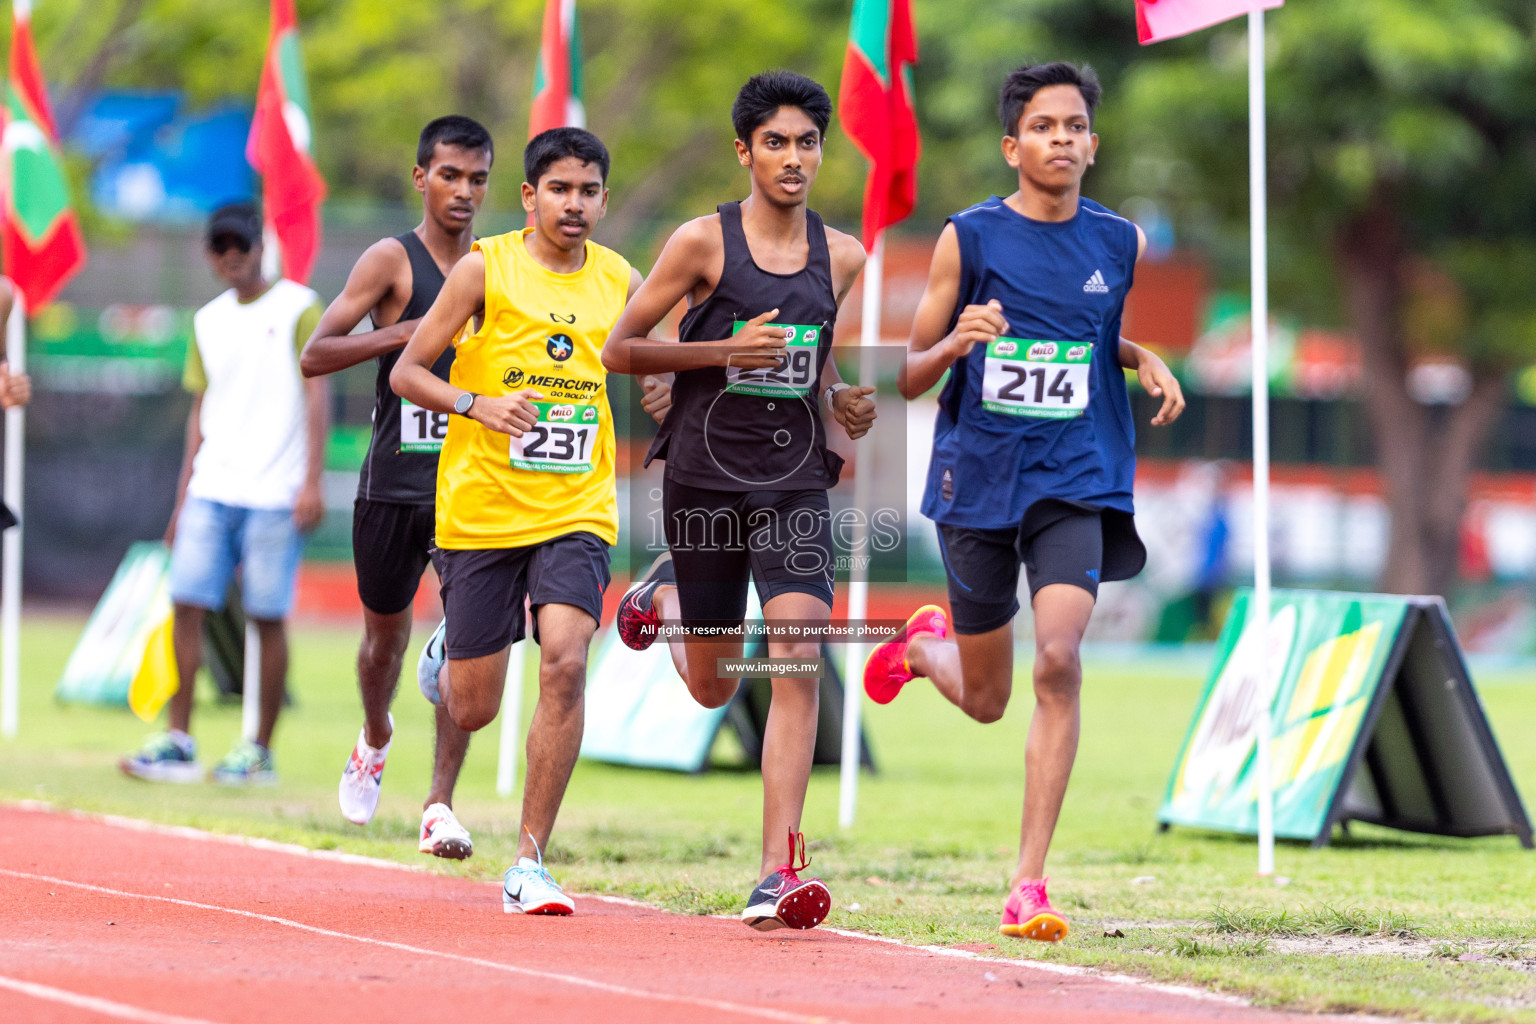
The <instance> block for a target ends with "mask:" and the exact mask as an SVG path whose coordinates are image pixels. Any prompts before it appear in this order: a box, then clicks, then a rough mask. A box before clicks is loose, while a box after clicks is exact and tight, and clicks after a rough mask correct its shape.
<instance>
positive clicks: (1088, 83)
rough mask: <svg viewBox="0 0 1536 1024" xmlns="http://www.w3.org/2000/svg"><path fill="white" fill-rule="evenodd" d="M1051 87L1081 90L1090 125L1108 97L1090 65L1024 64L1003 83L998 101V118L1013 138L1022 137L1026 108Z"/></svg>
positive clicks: (1058, 62) (1062, 62)
mask: <svg viewBox="0 0 1536 1024" xmlns="http://www.w3.org/2000/svg"><path fill="white" fill-rule="evenodd" d="M1048 85H1075V86H1077V91H1078V92H1080V93H1082V94H1083V102H1085V103H1087V104H1088V120H1089V121H1090V122H1091V121H1092V120H1093V111H1094V108H1096V107H1097V106H1098V105H1099V100H1101V99H1102V98H1103V97H1104V87H1103V86H1101V85H1100V84H1099V76H1098V75H1097V74H1096V73H1095V72H1094V70H1093V66H1092V65H1090V64H1084V65H1083V66H1082V67H1078V66H1077V65H1076V64H1068V63H1067V62H1066V61H1056V62H1054V63H1051V64H1024V65H1022V66H1020V67H1017V68H1014V69H1013V71H1012V72H1010V73H1009V75H1008V79H1007V81H1005V82H1003V91H1002V94H1001V95H1000V96H998V98H997V116H998V117H999V118H1000V119H1001V120H1002V122H1003V131H1005V132H1007V133H1008V134H1009V135H1017V134H1018V133H1019V118H1021V117H1023V116H1024V108H1025V107H1027V106H1029V101H1030V100H1032V99H1034V98H1035V93H1037V92H1039V91H1040V90H1041V89H1044V88H1045V87H1046V86H1048Z"/></svg>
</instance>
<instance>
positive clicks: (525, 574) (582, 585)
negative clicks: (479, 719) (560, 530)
mask: <svg viewBox="0 0 1536 1024" xmlns="http://www.w3.org/2000/svg"><path fill="white" fill-rule="evenodd" d="M608 556H609V548H608V545H607V544H605V543H603V541H602V539H601V538H599V537H597V536H596V535H594V534H590V533H586V532H584V531H582V532H577V533H567V534H563V535H562V536H559V537H555V538H554V539H552V540H547V541H544V542H543V543H540V544H531V545H529V546H528V547H522V548H491V549H473V550H449V549H446V548H438V549H437V551H436V553H435V554H434V555H433V564H435V565H436V566H437V574H438V576H440V577H441V578H442V581H443V591H442V593H443V615H444V616H445V617H446V618H447V620H448V632H447V636H446V637H445V638H444V641H445V643H444V648H445V650H447V652H448V657H450V658H483V657H485V656H486V655H487V654H495V653H496V652H497V651H500V650H504V649H505V648H507V647H508V646H510V645H511V644H514V643H516V642H517V641H519V640H521V639H522V638H523V636H524V634H525V629H526V624H525V621H524V615H523V601H524V600H525V599H526V600H527V601H528V603H529V604H530V605H532V606H533V612H534V620H533V639H534V642H535V643H537V642H538V639H539V620H538V611H539V609H540V608H542V607H543V606H544V605H546V604H568V605H573V606H575V607H577V608H580V609H581V610H582V611H584V612H586V613H587V614H588V615H590V616H592V619H593V621H594V622H601V621H602V618H603V591H605V590H607V589H608V579H609V576H608Z"/></svg>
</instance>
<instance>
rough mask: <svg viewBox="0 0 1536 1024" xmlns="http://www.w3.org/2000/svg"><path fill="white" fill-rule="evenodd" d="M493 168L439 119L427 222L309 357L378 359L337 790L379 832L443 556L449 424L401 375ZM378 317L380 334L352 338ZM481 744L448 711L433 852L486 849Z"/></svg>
mask: <svg viewBox="0 0 1536 1024" xmlns="http://www.w3.org/2000/svg"><path fill="white" fill-rule="evenodd" d="M490 167H491V138H490V135H489V134H487V133H486V131H485V129H484V128H482V127H481V126H480V125H478V124H476V123H475V122H474V121H471V120H470V119H468V118H465V117H445V118H438V119H437V120H436V121H433V122H432V123H431V124H429V125H427V127H426V129H425V130H424V131H423V132H422V134H421V140H420V143H419V145H418V148H417V163H416V167H415V169H414V172H413V174H414V180H415V184H416V187H417V189H418V190H419V191H420V192H421V193H422V200H423V214H424V216H423V219H422V223H421V225H420V226H419V227H418V228H417V229H416V230H415V231H408V232H406V233H404V234H401V235H397V236H395V237H394V238H386V239H383V240H382V241H379V242H377V243H375V244H374V245H373V246H372V247H370V248H369V249H368V251H367V252H365V253H364V254H363V255H362V257H361V258H360V259H359V260H358V261H357V265H356V266H355V267H353V269H352V273H351V275H349V277H348V278H347V286H346V288H345V289H344V290H343V292H342V294H341V295H339V296H338V297H337V298H336V300H335V301H334V302H332V303H331V306H330V308H329V309H327V310H326V312H325V315H324V316H323V317H322V318H321V321H320V326H319V327H318V328H317V329H316V330H315V334H314V337H312V338H311V339H310V341H309V344H308V345H306V346H305V349H304V353H303V355H302V356H301V358H300V366H301V368H302V369H303V370H304V372H305V374H306V375H310V376H313V375H315V374H318V373H331V372H335V371H337V370H340V369H344V368H346V367H348V366H355V365H357V364H359V363H363V362H366V361H368V360H370V359H374V360H377V362H378V371H377V381H376V384H375V399H374V409H373V431H372V438H371V440H370V442H369V446H368V455H367V458H366V459H365V460H364V463H363V466H362V471H361V473H360V474H359V479H358V494H357V504H356V506H355V508H354V511H353V517H352V555H353V561H354V564H355V565H356V567H357V584H358V596H359V597H360V598H361V599H362V604H363V642H362V648H361V650H359V652H358V659H357V663H358V688H359V690H360V691H361V694H362V698H363V713H364V725H363V730H362V734H361V735H360V736H359V737H358V740H357V744H356V745H355V746H354V747H353V749H352V754H351V756H350V757H349V758H348V759H347V763H346V768H345V769H344V770H343V773H342V777H341V784H340V786H339V788H338V791H337V797H338V800H339V802H340V804H341V810H342V813H343V815H345V816H346V817H347V818H348V820H350V821H353V822H356V823H358V824H364V823H366V822H367V821H368V820H369V819H370V818H371V817H372V816H373V813H374V810H375V808H376V807H377V805H378V799H379V788H380V784H381V782H382V779H383V773H384V761H385V757H386V756H387V755H388V753H389V743H390V740H391V738H392V735H393V732H394V721H393V719H392V718H391V717H390V714H389V707H390V703H391V701H392V699H393V697H394V693H395V690H396V688H397V684H398V682H399V678H400V671H401V662H402V660H403V658H404V655H405V650H406V647H407V645H408V644H409V642H410V637H411V604H412V601H413V600H414V598H415V596H416V589H417V587H418V586H419V585H420V582H421V575H422V573H423V571H424V570H425V569H426V566H427V561H428V558H429V552H430V551H431V549H432V527H433V506H434V503H435V500H436V481H437V454H436V448H437V447H439V446H440V444H441V437H442V434H443V432H444V431H443V429H442V427H443V426H445V425H443V424H440V423H438V422H437V417H433V416H432V415H431V414H429V413H426V412H425V410H419V409H410V408H407V409H405V410H404V411H405V413H406V415H405V416H404V417H402V415H401V412H402V406H401V402H400V397H399V396H398V395H396V394H395V393H394V392H393V391H391V390H390V387H389V372H390V370H391V369H392V368H393V367H394V365H395V362H396V361H397V360H398V359H399V356H400V352H401V350H402V349H403V348H404V346H405V343H406V342H407V341H409V340H410V336H411V332H412V331H413V330H414V329H415V325H416V322H417V321H418V320H419V319H420V318H421V317H422V316H423V315H424V314H425V313H426V312H427V310H428V309H429V308H430V307H431V305H432V302H433V300H434V299H435V298H436V297H437V294H438V291H439V290H440V289H441V288H442V286H443V281H444V271H445V269H446V268H445V267H444V266H442V265H440V264H439V262H438V260H439V259H441V260H442V261H443V262H444V263H445V264H446V265H447V268H451V267H452V266H453V265H454V263H456V262H457V261H458V259H459V258H460V257H461V256H463V255H464V254H465V253H466V252H468V251H469V247H470V244H471V243H472V241H473V234H472V227H471V225H472V223H473V218H474V214H475V212H476V211H477V210H478V209H479V207H480V202H481V200H482V199H483V198H484V197H485V188H486V181H487V179H488V177H489V174H490ZM434 252H436V254H437V255H436V256H434V255H433V253H434ZM402 297H403V298H404V302H403V303H402V302H401V298H402ZM396 308H398V310H399V312H398V313H395V312H393V310H394V309H396ZM365 316H368V317H370V318H371V319H372V320H373V322H374V327H375V329H374V330H372V331H368V332H366V333H362V334H353V333H351V332H352V330H353V329H354V328H355V327H356V326H357V325H358V323H359V322H361V320H362V319H363V317H365ZM451 365H452V353H451V352H448V353H445V354H444V356H443V358H442V360H441V361H440V362H439V364H438V365H437V366H435V367H434V368H433V369H434V372H436V373H437V374H439V375H440V376H442V377H444V378H445V379H446V378H447V375H448V368H449V367H450V366H451ZM468 745H469V737H468V735H467V734H466V733H465V732H463V730H461V729H459V728H458V726H456V725H454V724H453V721H452V719H450V718H449V717H448V716H447V715H446V714H443V713H439V714H438V716H437V753H436V757H435V758H434V760H433V776H432V788H431V792H430V793H429V795H428V797H427V800H426V809H425V811H424V812H423V814H422V822H421V841H420V843H419V848H420V849H421V851H422V852H423V853H431V854H433V855H435V856H439V857H453V858H462V857H468V856H469V855H470V853H471V851H472V849H473V846H472V843H471V840H470V836H469V833H468V832H467V831H465V829H464V827H463V826H462V825H460V824H459V822H458V820H457V819H456V818H455V817H454V814H453V811H452V810H451V809H450V805H451V803H452V800H453V786H454V783H455V781H456V780H457V778H458V774H459V769H460V767H461V766H462V765H463V763H464V754H465V751H466V750H467V749H468Z"/></svg>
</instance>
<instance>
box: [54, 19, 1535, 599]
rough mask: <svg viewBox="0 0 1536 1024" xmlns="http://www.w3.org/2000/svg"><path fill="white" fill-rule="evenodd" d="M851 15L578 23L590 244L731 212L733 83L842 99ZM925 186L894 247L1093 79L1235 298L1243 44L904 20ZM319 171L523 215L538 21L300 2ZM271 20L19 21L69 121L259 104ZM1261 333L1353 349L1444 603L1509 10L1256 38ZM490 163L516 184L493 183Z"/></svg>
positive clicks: (1515, 176)
mask: <svg viewBox="0 0 1536 1024" xmlns="http://www.w3.org/2000/svg"><path fill="white" fill-rule="evenodd" d="M850 6H851V5H850V3H849V2H848V0H795V2H790V3H762V2H760V0H701V2H698V3H694V4H691V5H687V6H686V7H681V6H680V5H679V4H677V3H676V0H581V4H580V10H581V18H582V31H583V36H584V51H585V72H586V101H587V106H588V111H589V123H590V125H591V126H592V128H593V129H594V130H595V131H597V132H598V134H600V135H601V136H602V137H603V138H604V139H605V141H607V142H608V144H609V146H610V148H611V150H612V151H613V155H614V168H613V174H612V181H611V184H612V186H613V189H614V200H613V204H612V208H611V214H610V221H609V223H608V224H607V225H606V226H605V230H604V234H605V236H606V237H607V238H608V239H609V240H611V241H613V242H615V243H617V244H621V245H625V246H627V247H628V248H629V251H633V252H641V251H644V246H645V245H646V244H647V243H648V242H649V241H650V240H651V239H652V237H653V235H654V234H655V232H656V231H657V230H659V229H662V228H664V227H665V226H666V225H669V224H673V223H676V222H677V221H678V220H681V219H683V218H685V217H690V216H696V215H699V214H701V213H705V212H708V211H709V210H710V209H711V208H712V207H713V205H714V204H715V203H716V202H718V201H719V200H720V199H722V198H725V197H728V196H730V195H732V194H734V193H735V192H739V190H741V189H742V188H744V180H743V178H742V175H741V172H740V169H739V168H738V167H737V165H736V160H735V155H734V153H733V151H732V148H731V145H730V142H731V138H732V131H731V128H730V123H729V121H730V119H729V110H730V104H731V100H732V98H733V97H734V94H735V91H736V89H737V87H738V86H739V85H740V83H741V82H742V81H743V80H744V79H745V78H746V77H747V76H748V75H749V74H751V73H753V72H756V71H759V70H762V69H765V68H768V67H775V66H783V67H791V68H794V69H796V70H799V71H802V72H804V73H806V74H809V75H812V76H813V77H816V78H817V79H819V80H820V81H822V82H823V83H824V84H826V86H827V87H828V89H829V91H831V92H833V93H834V94H835V92H836V87H837V81H838V78H839V75H840V72H841V65H842V60H843V52H844V45H845V41H846V38H847V28H848V17H849V12H850ZM914 6H915V15H916V20H917V25H918V30H919V36H920V49H921V60H920V62H919V64H918V66H917V68H916V71H915V80H916V88H917V94H918V95H917V99H918V109H919V119H920V123H921V125H922V129H923V147H924V159H923V164H922V167H921V169H920V185H919V205H918V210H917V212H916V214H915V215H914V216H913V218H912V219H911V220H910V221H909V222H908V225H907V227H908V229H909V230H914V231H921V232H924V233H932V232H934V231H936V229H937V226H938V225H939V223H941V222H942V219H943V217H944V215H946V214H948V213H950V212H952V211H954V210H957V209H961V208H963V207H965V206H968V205H970V204H971V203H973V202H975V201H976V200H977V199H979V198H981V197H982V196H984V195H986V194H987V193H988V192H992V191H1002V192H1006V191H1008V190H1010V189H1011V188H1012V185H1013V182H1012V178H1011V176H1010V173H1009V172H1008V171H1007V169H1006V168H1005V166H1004V165H1003V163H1002V161H1001V160H1000V158H999V156H998V138H999V135H1000V129H999V126H998V124H997V122H996V120H995V113H994V107H995V97H996V93H997V88H998V85H999V83H1000V82H1001V80H1002V78H1003V76H1004V75H1005V74H1006V72H1007V71H1008V70H1009V69H1010V68H1012V67H1014V66H1016V65H1017V64H1019V63H1021V62H1022V61H1024V60H1028V59H1033V60H1048V59H1069V60H1074V61H1085V60H1086V61H1090V62H1092V63H1093V64H1095V66H1096V67H1097V68H1098V70H1099V72H1100V75H1101V78H1102V79H1103V81H1104V83H1105V86H1106V102H1105V106H1104V107H1103V109H1102V110H1101V112H1100V115H1099V118H1098V121H1097V123H1096V127H1097V130H1098V132H1099V134H1100V136H1101V138H1102V146H1101V149H1100V159H1099V164H1098V166H1097V167H1096V168H1095V170H1094V172H1093V176H1092V177H1091V178H1090V179H1089V182H1088V190H1089V192H1090V194H1092V195H1094V196H1095V197H1096V198H1099V199H1101V200H1104V201H1107V202H1109V203H1110V204H1111V205H1118V204H1120V203H1122V202H1124V201H1125V200H1127V199H1129V198H1130V197H1143V198H1147V199H1150V200H1152V201H1154V202H1156V203H1158V204H1159V205H1160V206H1161V207H1162V208H1163V209H1164V210H1165V211H1167V212H1169V213H1170V214H1171V215H1172V217H1173V220H1174V223H1175V224H1176V226H1177V228H1178V230H1179V233H1180V235H1181V237H1182V239H1183V241H1184V242H1185V244H1186V245H1193V246H1194V247H1196V248H1200V249H1203V250H1204V251H1206V252H1207V253H1209V254H1211V255H1212V256H1213V258H1214V259H1215V263H1216V267H1217V270H1218V277H1219V279H1222V280H1224V281H1225V282H1226V283H1228V284H1229V285H1233V286H1241V284H1242V282H1243V281H1244V280H1245V279H1246V273H1247V260H1246V240H1247V216H1248V191H1247V170H1248V168H1247V161H1248V155H1247V154H1248V151H1247V141H1246V132H1247V74H1246V61H1247V49H1246V39H1245V34H1244V25H1243V22H1242V21H1235V22H1231V23H1228V24H1226V25H1224V26H1220V27H1217V28H1215V29H1212V30H1209V31H1206V32H1201V33H1197V34H1195V35H1193V36H1190V37H1186V38H1184V39H1181V40H1175V41H1172V42H1168V43H1163V44H1158V45H1157V46H1153V47H1147V48H1142V47H1138V46H1137V45H1136V44H1135V30H1134V22H1133V13H1132V12H1133V8H1132V4H1131V2H1130V0H966V2H965V3H964V4H957V3H954V2H953V0H916V2H915V4H914ZM298 7H299V16H300V22H301V25H302V27H303V32H304V46H305V52H306V57H307V63H308V68H309V75H310V82H311V93H312V99H313V108H314V110H313V113H314V117H315V122H316V124H315V128H316V140H317V141H316V150H317V156H318V159H319V162H320V165H321V168H322V170H323V171H324V173H325V175H326V177H327V179H328V181H329V182H330V185H331V189H332V195H333V196H334V197H336V198H338V199H342V200H345V199H368V200H386V201H387V200H402V199H406V198H408V189H409V184H408V181H409V179H408V173H407V172H408V168H409V166H410V163H411V161H412V151H413V143H414V139H415V136H416V133H417V131H418V130H419V128H420V126H421V125H422V124H424V123H425V122H426V121H427V120H429V119H431V118H432V117H435V116H437V115H439V114H442V113H446V112H450V111H452V112H459V113H465V114H469V115H471V116H474V117H476V118H479V119H480V120H482V121H484V122H485V123H486V124H487V126H488V127H490V128H491V130H492V133H493V135H494V136H495V137H496V138H497V140H498V142H499V144H500V152H501V160H500V165H499V168H498V174H497V175H496V177H495V178H494V185H493V193H492V199H491V204H492V206H493V207H499V208H500V209H502V210H509V209H515V207H516V192H515V189H514V188H513V184H514V183H515V182H517V181H519V180H520V179H521V174H520V169H519V168H518V167H517V166H516V164H517V154H518V153H519V152H520V150H521V145H522V142H523V139H524V137H525V134H526V130H527V129H526V125H527V116H528V102H529V94H530V91H531V85H532V77H533V62H534V57H535V51H536V47H537V41H538V34H539V27H540V17H541V12H542V9H543V0H424V2H420V3H413V4H393V3H383V2H380V0H299V4H298ZM267 17H268V10H267V3H266V0H48V2H46V3H40V4H39V5H38V7H37V10H36V12H35V14H34V24H35V27H36V34H37V37H38V39H39V42H40V44H41V46H42V49H43V55H42V59H43V64H44V67H45V69H46V71H47V73H48V75H49V77H50V79H51V80H52V81H53V82H54V84H55V89H56V90H58V91H61V92H62V94H63V96H64V99H63V101H62V102H61V103H60V107H61V111H62V112H63V115H62V116H65V117H66V118H67V117H68V116H71V115H72V113H73V112H74V111H77V110H78V109H79V106H80V101H81V100H82V98H83V97H84V96H85V95H87V94H88V93H89V92H91V91H92V90H94V89H96V88H98V87H100V86H103V85H105V86H112V87H119V88H146V89H175V90H180V91H183V92H185V94H186V95H187V96H188V97H189V99H190V100H191V102H192V103H193V104H195V105H198V104H213V103H216V102H227V101H228V100H229V99H231V98H235V99H241V100H246V101H249V99H250V98H251V97H253V96H254V94H255V90H256V83H257V78H258V75H259V71H260V64H261V60H262V54H263V51H264V48H265V45H266V34H267ZM1267 23H1268V26H1269V30H1270V33H1269V39H1268V43H1269V50H1268V57H1267V65H1268V84H1269V105H1268V110H1269V152H1270V166H1269V169H1268V173H1269V185H1270V196H1271V217H1270V223H1271V229H1272V246H1271V267H1272V273H1273V298H1274V304H1275V305H1276V307H1277V308H1280V309H1286V310H1289V311H1291V312H1295V313H1300V314H1302V315H1303V316H1305V317H1307V318H1308V319H1310V320H1312V321H1313V322H1318V323H1330V322H1334V323H1349V324H1351V325H1352V326H1353V328H1354V331H1355V333H1356V334H1357V335H1358V336H1359V337H1360V339H1361V343H1362V350H1363V357H1364V361H1365V365H1366V369H1367V391H1366V405H1367V407H1368V409H1369V411H1370V415H1371V421H1372V424H1373V428H1374V435H1375V437H1376V442H1377V450H1378V460H1379V463H1380V466H1381V469H1382V471H1383V479H1384V481H1385V484H1386V490H1387V494H1388V498H1389V501H1390V502H1391V505H1392V508H1393V512H1394V524H1393V538H1392V545H1391V551H1392V559H1393V564H1392V566H1391V567H1389V571H1388V573H1387V579H1386V580H1385V584H1386V585H1387V586H1389V587H1393V588H1397V589H1407V590H1428V591H1443V590H1444V589H1445V588H1446V587H1448V586H1449V585H1450V581H1451V576H1452V573H1453V569H1454V555H1455V547H1456V530H1457V524H1458V523H1459V521H1460V518H1461V514H1462V509H1463V507H1464V504H1465V495H1466V491H1467V476H1468V473H1469V472H1470V467H1471V465H1472V463H1473V460H1474V455H1475V452H1476V450H1477V448H1478V446H1479V445H1480V443H1481V441H1482V440H1483V438H1484V437H1486V434H1487V432H1488V430H1489V429H1491V424H1492V423H1493V422H1494V413H1495V412H1496V410H1497V408H1498V407H1499V405H1500V403H1501V402H1502V400H1503V393H1504V385H1503V373H1504V371H1506V370H1507V368H1508V367H1510V366H1512V365H1514V364H1516V363H1517V362H1519V361H1521V360H1525V359H1528V358H1529V356H1530V353H1531V351H1532V347H1533V344H1536V188H1533V187H1532V183H1533V181H1536V6H1533V5H1532V3H1531V2H1530V0H1480V2H1478V3H1467V2H1466V0H1350V2H1348V3H1335V2H1319V0H1293V2H1292V3H1289V4H1287V5H1286V6H1285V7H1284V8H1282V9H1280V10H1278V11H1275V12H1273V13H1272V14H1271V15H1270V16H1269V17H1268V19H1267ZM509 164H510V165H511V166H509ZM864 170H865V165H864V162H863V160H862V159H861V158H860V157H859V156H858V155H857V153H856V152H855V151H854V149H853V147H852V144H851V142H850V141H849V140H848V139H847V137H846V136H844V135H842V133H841V132H840V131H836V130H834V132H833V134H832V136H831V138H830V140H829V147H828V158H827V162H826V164H825V165H824V168H823V172H822V177H821V180H820V182H819V183H818V185H817V206H818V208H820V209H821V210H822V212H823V213H824V215H826V216H827V217H828V218H829V219H831V220H833V221H834V222H838V223H843V224H855V223H857V221H858V214H859V204H860V198H861V192H862V182H863V176H864ZM1432 350H1433V351H1441V352H1447V353H1452V354H1454V355H1455V356H1457V357H1460V358H1461V359H1463V360H1464V361H1465V363H1466V364H1467V365H1468V366H1469V367H1470V369H1471V373H1472V377H1473V386H1472V391H1471V394H1470V396H1469V397H1468V398H1467V399H1466V400H1465V401H1463V402H1461V403H1459V404H1458V405H1456V406H1453V407H1451V408H1449V409H1446V410H1438V411H1436V410H1426V409H1425V408H1424V407H1423V406H1420V405H1418V404H1417V403H1416V402H1414V401H1413V400H1412V398H1411V397H1410V393H1409V389H1408V386H1407V377H1408V373H1409V367H1410V363H1411V361H1412V359H1413V358H1414V356H1415V355H1416V354H1420V353H1423V352H1425V351H1432Z"/></svg>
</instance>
